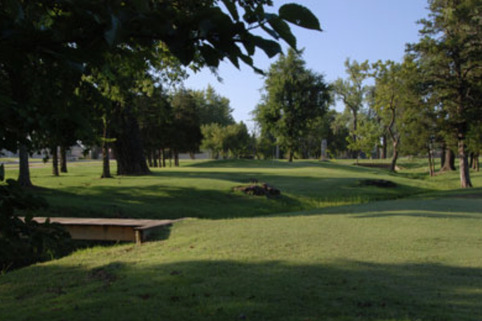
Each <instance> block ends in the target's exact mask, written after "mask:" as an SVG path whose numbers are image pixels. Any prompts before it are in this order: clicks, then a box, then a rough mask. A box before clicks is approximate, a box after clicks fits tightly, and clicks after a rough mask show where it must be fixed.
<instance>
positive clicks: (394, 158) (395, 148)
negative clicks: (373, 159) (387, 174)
mask: <svg viewBox="0 0 482 321" xmlns="http://www.w3.org/2000/svg"><path fill="white" fill-rule="evenodd" d="M398 143H399V141H398V140H396V141H394V142H393V156H392V163H391V164H390V171H391V172H395V169H396V167H397V159H398Z"/></svg>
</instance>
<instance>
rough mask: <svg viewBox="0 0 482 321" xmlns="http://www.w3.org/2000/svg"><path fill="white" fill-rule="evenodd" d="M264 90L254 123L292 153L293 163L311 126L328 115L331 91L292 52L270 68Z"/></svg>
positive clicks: (291, 159)
mask: <svg viewBox="0 0 482 321" xmlns="http://www.w3.org/2000/svg"><path fill="white" fill-rule="evenodd" d="M264 90H265V95H264V96H263V98H262V102H261V103H260V104H259V105H258V106H257V107H256V110H255V111H254V115H255V119H256V121H257V122H258V123H259V124H260V125H261V128H262V130H263V131H267V132H270V133H271V134H272V135H273V136H274V137H275V138H276V140H277V144H279V145H281V146H283V147H284V148H286V149H287V150H289V152H290V157H289V161H293V155H294V152H295V151H296V150H297V148H298V147H299V145H300V143H301V142H302V141H303V140H304V139H305V138H306V137H307V135H308V131H309V129H310V126H311V125H312V123H313V122H314V121H315V119H316V118H318V117H321V116H323V114H324V113H326V110H327V109H328V105H329V103H330V98H331V96H330V88H329V86H328V85H327V84H326V83H325V82H324V79H323V77H322V76H321V75H319V74H316V73H314V72H313V71H311V70H309V69H306V67H305V62H304V61H303V60H302V58H301V54H299V53H296V52H295V51H294V50H289V51H288V54H287V55H286V56H285V55H281V56H280V58H279V59H278V61H277V62H275V63H274V64H272V65H271V67H270V70H269V72H268V74H267V76H266V80H265V85H264Z"/></svg>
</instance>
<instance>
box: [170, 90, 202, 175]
mask: <svg viewBox="0 0 482 321" xmlns="http://www.w3.org/2000/svg"><path fill="white" fill-rule="evenodd" d="M171 105H172V113H173V121H172V128H173V130H172V132H171V133H172V138H171V148H172V151H173V153H174V160H175V166H179V152H180V151H183V152H188V153H190V154H191V155H194V153H196V152H197V151H198V150H199V146H200V145H201V140H202V134H201V124H200V121H199V114H198V109H197V105H196V101H195V100H194V97H193V96H192V95H191V93H190V92H188V91H186V90H180V91H178V92H177V93H175V94H174V95H173V97H172V101H171Z"/></svg>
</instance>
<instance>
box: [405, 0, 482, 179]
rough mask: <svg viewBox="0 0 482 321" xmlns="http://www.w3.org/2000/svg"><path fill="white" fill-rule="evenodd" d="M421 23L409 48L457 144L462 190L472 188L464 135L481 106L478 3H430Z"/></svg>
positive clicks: (481, 50)
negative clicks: (420, 27)
mask: <svg viewBox="0 0 482 321" xmlns="http://www.w3.org/2000/svg"><path fill="white" fill-rule="evenodd" d="M429 4H430V8H429V9H430V14H429V17H428V18H427V19H423V20H421V22H420V23H421V24H422V30H421V33H422V35H423V38H421V40H420V41H419V42H418V43H416V44H413V45H411V50H412V52H413V53H414V54H415V55H416V58H417V59H418V61H419V63H420V64H421V65H422V66H423V69H424V71H425V73H426V74H427V78H428V82H429V86H428V91H429V93H430V96H431V97H430V98H431V100H432V101H433V102H434V104H435V105H436V106H437V107H438V108H440V109H441V110H442V111H443V113H445V115H446V117H445V118H444V120H445V121H444V127H446V128H449V131H451V132H452V133H453V135H454V137H455V138H456V139H457V141H458V155H459V162H460V166H459V169H460V180H461V182H460V183H461V187H463V188H467V187H471V186H472V183H471V180H470V174H469V168H468V162H467V151H466V141H465V140H466V135H467V133H468V130H469V128H470V125H471V123H472V122H473V121H474V120H477V119H479V118H480V114H482V109H481V108H482V107H481V105H480V97H481V95H482V89H481V88H482V87H481V85H480V84H481V79H482V68H481V66H482V42H481V41H482V40H481V37H480V34H481V33H482V30H481V15H480V12H481V10H482V4H481V2H480V1H477V0H450V1H445V0H431V1H429Z"/></svg>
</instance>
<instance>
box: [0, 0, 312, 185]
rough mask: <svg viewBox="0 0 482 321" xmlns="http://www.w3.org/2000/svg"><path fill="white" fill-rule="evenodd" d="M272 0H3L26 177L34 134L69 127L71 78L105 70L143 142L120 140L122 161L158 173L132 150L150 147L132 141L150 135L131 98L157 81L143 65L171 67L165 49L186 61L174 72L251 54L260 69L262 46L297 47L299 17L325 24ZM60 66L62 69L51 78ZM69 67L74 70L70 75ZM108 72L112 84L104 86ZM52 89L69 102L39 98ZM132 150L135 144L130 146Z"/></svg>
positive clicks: (3, 109)
mask: <svg viewBox="0 0 482 321" xmlns="http://www.w3.org/2000/svg"><path fill="white" fill-rule="evenodd" d="M270 6H272V2H271V1H265V0H255V1H249V2H245V1H236V0H225V1H222V5H221V3H220V2H218V1H212V0H206V1H184V2H178V1H174V2H173V1H151V0H141V1H133V2H125V1H118V0H115V1H110V2H109V3H107V4H104V5H99V3H98V2H97V1H93V0H83V1H81V2H80V3H77V2H76V3H73V2H71V1H64V0H54V1H45V0H42V1H35V2H29V1H21V0H8V1H7V2H6V3H5V4H4V5H2V6H0V18H1V19H0V20H1V21H2V23H1V24H0V34H1V35H2V37H1V39H0V113H1V114H2V117H1V118H0V128H1V129H0V134H1V137H0V145H1V146H0V148H4V147H8V148H9V149H12V150H13V149H15V148H16V147H17V142H20V143H22V145H23V146H21V147H22V148H21V151H22V153H21V155H23V156H22V157H23V158H22V159H23V161H22V162H21V168H22V169H24V172H23V173H22V171H21V172H20V177H25V178H26V179H25V180H22V182H21V183H22V184H23V183H25V185H29V184H31V183H30V178H29V177H27V176H28V170H27V169H28V164H26V162H27V161H28V160H27V156H26V154H27V151H28V150H27V149H30V150H31V149H32V144H31V142H30V141H29V139H28V138H29V137H30V138H32V139H37V138H35V137H34V136H35V135H37V134H39V133H43V131H44V130H45V129H47V128H48V129H49V130H50V132H49V134H50V133H53V134H54V135H49V136H55V137H59V136H62V135H61V134H60V135H59V132H63V131H64V130H63V129H62V128H63V127H64V125H65V126H67V127H68V124H62V126H57V123H59V122H63V120H64V119H65V114H64V110H63V108H64V107H65V106H66V105H69V104H67V103H70V101H69V100H70V97H71V94H72V91H71V88H70V87H71V84H75V83H78V82H79V81H80V80H81V78H82V76H87V77H89V76H92V75H95V76H98V75H101V77H95V78H96V79H95V81H93V84H95V86H96V87H95V88H99V90H100V91H102V92H103V93H108V98H109V99H111V100H112V101H114V102H115V103H116V104H117V105H116V107H119V106H122V107H124V106H125V107H126V108H127V110H121V112H119V113H120V114H118V115H116V116H117V120H119V124H118V126H117V127H121V126H122V125H125V126H126V127H127V128H126V129H125V130H124V131H122V130H121V129H119V128H114V129H115V130H117V134H119V135H122V134H123V132H124V133H130V134H132V135H131V137H133V141H131V142H129V141H128V140H126V139H118V140H116V142H115V144H114V146H115V148H116V149H117V158H118V159H120V160H122V161H121V162H120V163H119V167H118V170H119V171H120V172H121V173H124V174H133V173H137V172H139V173H146V172H148V170H147V169H146V168H145V166H144V164H142V163H143V161H144V160H143V158H142V157H139V159H137V158H135V159H133V161H130V159H129V157H128V155H142V154H141V153H138V151H137V150H135V148H134V147H132V146H140V145H141V144H140V142H139V141H138V139H137V137H136V136H137V132H138V128H137V125H136V121H135V119H133V118H134V117H135V111H133V110H132V109H131V106H129V104H130V103H131V101H132V97H129V94H132V93H133V90H132V89H133V88H136V89H140V88H141V87H142V88H145V87H146V86H152V82H151V84H149V82H150V80H149V79H146V77H139V74H143V76H146V74H147V73H148V72H150V71H154V70H157V71H159V70H162V69H164V68H165V67H166V64H165V63H160V62H159V60H158V59H156V58H158V57H165V56H167V57H168V58H172V59H167V60H170V61H171V62H172V61H176V62H177V66H176V63H174V65H170V64H169V63H168V64H167V65H169V66H173V67H174V68H173V69H172V70H174V72H173V73H171V72H169V73H168V78H169V75H174V76H179V75H180V74H182V71H181V72H180V69H179V68H178V66H179V63H180V64H182V65H189V64H191V63H194V64H196V66H197V67H201V66H209V67H213V68H215V67H217V66H218V64H219V62H220V61H221V60H224V59H228V60H230V61H231V63H233V64H234V65H235V66H237V67H238V66H239V63H240V60H241V61H242V62H244V63H245V64H247V65H249V66H251V67H253V68H254V69H255V70H257V71H259V70H258V69H257V68H256V67H255V66H254V62H253V59H252V56H253V55H254V54H255V51H256V49H260V50H262V51H264V52H265V53H266V54H267V55H268V56H269V57H273V56H274V55H276V54H278V53H279V52H281V46H280V44H279V43H278V41H281V40H283V41H285V42H286V43H288V44H289V45H290V46H292V47H296V39H295V37H294V36H293V34H292V33H291V29H290V25H289V23H290V24H293V25H296V26H301V27H303V28H308V29H314V30H321V29H320V26H319V22H318V20H317V18H316V17H314V16H313V14H312V13H311V12H310V11H309V10H308V9H306V8H305V7H303V6H301V5H297V4H285V5H282V6H281V7H280V9H279V11H278V13H269V12H265V9H266V8H268V7H270ZM253 29H262V30H264V31H265V32H266V35H267V38H264V37H263V36H260V35H258V34H256V35H255V34H253V33H252V30H253ZM273 39H274V40H273ZM119 60H121V62H120V63H119ZM126 60H127V61H128V63H125V61H126ZM139 65H140V66H141V67H140V68H136V67H137V66H139ZM126 66H127V68H126ZM133 66H134V67H133ZM50 68H52V70H55V74H54V75H53V76H52V77H46V73H47V71H48V70H50ZM37 71H38V72H37ZM63 73H65V74H66V75H67V74H68V75H72V77H70V76H68V81H66V82H64V80H65V78H63V76H62V74H63ZM119 75H121V76H122V77H119ZM126 75H131V76H132V77H126ZM147 78H149V77H147ZM138 80H142V81H141V82H140V83H139V81H138ZM144 80H147V83H146V81H144ZM104 81H105V82H106V84H102V85H101V83H102V82H104ZM136 82H137V83H136ZM65 84H68V85H67V86H65ZM54 90H55V93H54V94H52V92H53V91H54ZM49 95H50V96H51V97H54V98H55V100H56V102H57V103H59V102H61V103H60V104H59V105H60V106H59V107H60V108H54V107H53V106H49V104H47V103H46V104H45V106H43V105H42V106H41V107H42V108H39V106H37V105H38V102H42V101H45V102H47V101H48V99H43V98H48V97H49ZM123 95H124V96H123ZM118 96H123V97H118ZM126 100H128V101H126ZM43 107H46V108H43ZM119 109H120V108H116V110H119ZM123 112H125V113H123ZM106 115H107V113H104V114H101V116H100V117H101V118H103V119H104V123H108V122H107V121H106ZM67 118H68V120H70V119H71V118H73V116H67ZM49 120H50V121H49ZM52 121H53V123H54V124H52ZM74 123H75V122H74ZM13 124H15V125H13ZM104 132H106V131H105V130H104ZM114 136H115V135H114ZM107 138H108V137H104V141H105V139H107ZM42 139H43V137H42ZM72 139H74V138H72ZM69 140H71V139H69ZM55 143H56V142H50V144H51V145H54V144H55ZM121 145H122V146H121ZM124 149H128V150H126V151H125V153H123V151H124ZM132 162H134V163H133V164H131V163H132ZM23 181H25V182H23Z"/></svg>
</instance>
